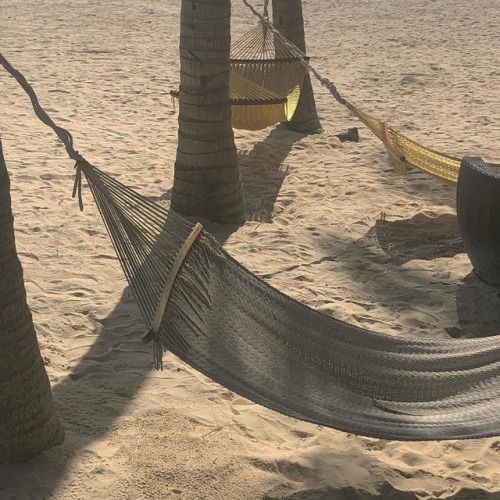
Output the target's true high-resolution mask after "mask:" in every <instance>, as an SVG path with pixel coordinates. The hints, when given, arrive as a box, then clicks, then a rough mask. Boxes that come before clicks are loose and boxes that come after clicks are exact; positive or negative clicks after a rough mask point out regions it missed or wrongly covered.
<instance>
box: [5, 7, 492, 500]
mask: <svg viewBox="0 0 500 500" xmlns="http://www.w3.org/2000/svg"><path fill="white" fill-rule="evenodd" d="M232 3H233V20H232V24H233V26H232V28H233V37H234V38H235V39H236V38H237V37H238V36H240V35H241V34H243V33H244V32H245V31H246V30H247V29H248V28H249V27H250V26H252V24H253V23H254V22H256V21H255V19H254V18H253V16H252V15H251V13H250V12H249V11H248V9H246V8H245V6H244V5H243V4H242V3H241V2H239V1H236V0H234V1H233V2H232ZM1 4H2V5H1V6H0V52H2V53H3V54H4V56H5V57H7V58H8V59H9V60H10V61H11V62H12V63H13V64H14V65H15V66H16V67H17V68H18V69H19V70H21V71H22V72H23V73H24V74H25V76H26V77H27V78H28V80H29V81H30V83H31V84H32V85H33V87H34V88H35V89H36V90H37V93H38V95H39V98H40V101H41V103H42V104H43V105H44V106H45V108H46V110H47V111H48V112H49V113H50V114H51V116H52V117H53V118H54V120H55V121H56V122H57V123H59V124H60V125H61V126H64V127H67V128H68V129H69V130H70V131H71V132H72V134H73V136H74V138H75V146H76V148H77V149H78V150H79V151H80V152H82V154H84V155H85V157H86V158H87V159H88V160H89V161H91V162H92V163H93V164H95V165H96V166H98V167H100V168H102V169H103V170H105V171H106V172H108V173H111V174H113V175H114V176H116V178H118V179H119V180H120V181H121V182H123V183H125V184H127V185H130V186H131V187H133V188H134V189H136V190H138V191H140V192H141V193H144V194H146V195H147V196H150V197H151V198H153V199H161V200H168V199H169V198H170V192H171V191H170V190H171V187H172V179H173V167H174V161H175V154H176V144H177V113H176V111H175V109H174V108H173V106H172V103H171V99H170V95H169V92H170V90H172V89H175V88H177V86H178V82H179V76H178V73H179V57H178V45H179V40H178V37H179V13H180V2H178V1H173V0H161V1H160V0H151V1H149V2H142V1H139V0H127V1H126V2H124V1H119V0H109V1H108V2H100V1H98V0H78V1H77V0H71V1H69V2H61V1H58V0H37V1H34V0H22V1H21V0H2V2H1ZM256 5H258V3H256ZM303 5H304V16H305V19H306V36H307V44H308V52H309V55H310V56H311V57H312V62H313V64H314V65H315V66H316V67H317V68H318V70H320V71H321V72H322V73H324V74H325V75H326V76H328V77H329V78H331V79H332V80H333V81H335V82H336V84H337V86H338V88H339V90H340V91H341V93H344V94H345V95H346V96H347V97H349V98H350V99H351V101H352V102H354V103H355V104H356V105H358V106H359V107H360V108H361V109H363V110H365V111H367V112H369V113H371V114H373V115H375V116H377V117H380V118H383V119H386V120H387V121H388V122H389V123H390V124H391V125H392V126H394V127H396V128H398V129H400V130H401V131H403V132H404V133H406V134H407V135H409V136H410V137H412V138H413V139H415V140H417V141H419V142H421V143H423V144H425V145H428V146H431V147H434V148H435V149H438V150H441V151H444V152H448V153H451V154H455V155H457V156H463V155H465V154H474V155H481V156H482V157H483V158H484V159H485V160H497V161H498V160H500V124H499V121H498V110H499V109H500V85H499V81H500V69H499V67H500V66H499V62H500V60H499V59H500V16H499V15H498V12H499V11H500V0H469V1H465V0H441V1H440V2H435V1H433V0H415V1H414V2H410V3H409V2H407V1H405V0H372V1H367V0H352V1H350V2H340V1H336V0H335V1H332V0H303ZM313 85H314V88H315V92H316V102H317V108H318V112H319V115H320V117H321V121H322V124H323V127H324V129H325V132H324V133H323V134H321V135H312V136H304V135H301V134H298V133H295V132H290V131H288V130H287V129H286V128H284V127H282V126H279V127H276V128H274V129H273V128H271V129H267V130H263V131H259V132H247V131H241V130H236V131H235V138H236V146H237V148H238V152H239V159H240V168H241V173H242V176H243V182H244V189H245V199H246V204H247V210H248V215H249V217H248V219H249V220H248V221H247V223H246V224H244V225H243V226H241V227H232V226H231V227H222V226H216V225H210V227H209V229H210V230H211V231H213V233H214V234H215V235H216V236H217V237H218V239H219V240H220V241H221V242H223V244H224V247H225V248H226V249H227V250H228V251H229V252H230V254H231V255H233V256H234V257H235V258H236V259H238V260H239V261H240V262H241V263H243V264H244V265H245V266H247V267H248V268H249V269H251V270H252V271H253V272H255V273H256V274H258V275H260V276H262V277H264V278H265V279H266V281H268V282H269V283H271V284H272V285H273V286H275V287H277V288H278V289H280V290H281V291H283V292H285V293H286V294H288V295H290V296H292V297H294V298H296V299H298V300H300V301H302V302H304V303H306V304H308V305H309V306H311V307H313V308H315V309H318V310H320V311H323V312H326V313H328V314H331V315H333V316H335V317H338V318H340V319H342V320H345V321H348V322H350V323H352V324H355V325H359V326H363V327H365V328H369V329H373V330H377V331H381V332H385V333H388V334H393V335H402V336H408V337H433V338H449V337H450V336H455V337H456V336H461V337H472V336H480V335H491V334H495V333H496V334H498V333H500V293H499V292H498V290H495V289H493V288H490V287H488V286H487V285H485V284H483V283H482V282H480V281H479V280H478V279H477V278H476V277H475V276H474V275H473V274H472V268H471V265H470V262H469V259H468V257H467V255H466V254H465V253H464V251H463V247H462V243H461V239H460V235H459V233H458V229H457V223H456V216H455V188H454V187H453V186H450V185H447V184H443V183H440V182H439V181H437V180H434V179H433V178H431V177H429V176H428V175H426V174H424V173H421V172H418V171H416V170H411V171H410V172H409V173H408V175H406V176H398V175H396V174H395V173H394V172H393V171H392V170H391V168H390V167H389V166H388V165H387V161H386V154H385V150H384V149H383V146H382V144H381V143H380V141H379V140H378V139H377V138H376V137H374V136H373V135H372V134H371V133H370V132H369V131H368V129H366V128H365V127H364V126H362V125H361V124H360V123H359V121H357V120H356V119H355V118H354V117H353V116H351V115H349V113H348V111H347V110H346V109H345V108H342V107H341V106H339V105H338V104H337V103H336V102H335V101H334V100H333V99H332V98H331V96H329V95H328V93H327V91H326V90H324V89H322V88H321V87H320V86H319V85H318V84H317V82H313ZM353 126H357V127H359V130H360V136H361V139H360V142H359V143H350V142H345V143H341V142H340V141H339V140H338V139H337V138H336V134H338V133H340V132H342V131H344V130H346V129H347V128H348V127H353ZM0 135H1V137H2V142H3V147H4V153H5V159H6V162H7V167H8V169H9V172H10V176H11V183H12V197H13V210H14V214H15V225H16V238H17V246H18V251H19V256H20V259H21V261H22V264H23V267H24V276H25V282H26V288H27V293H28V300H29V304H30V307H31V310H32V313H33V318H34V323H35V326H36V329H37V333H38V338H39V343H40V347H41V350H42V354H43V357H44V360H45V362H46V369H47V372H48V374H49V377H50V380H51V383H52V388H53V394H54V399H55V403H56V406H57V409H58V411H59V414H60V416H61V419H62V421H63V425H64V428H65V431H66V440H65V442H64V444H62V445H61V446H59V447H56V448H54V449H51V450H49V451H47V452H45V453H44V454H43V455H41V456H39V457H38V458H36V459H34V460H32V461H30V462H28V463H26V464H16V465H8V466H6V465H4V466H0V499H2V500H3V499H5V500H14V499H15V500H31V499H33V500H39V499H54V500H69V499H77V500H80V499H81V500H83V499H90V498H94V499H99V500H100V499H103V500H104V499H106V500H118V499H120V500H121V499H133V500H135V499H167V498H179V499H235V500H240V499H260V498H262V499H285V498H287V499H294V500H299V499H300V500H320V499H321V500H323V499H332V500H367V499H383V500H412V499H419V500H423V499H428V500H430V499H447V500H451V499H453V500H466V499H471V500H482V499H487V500H494V499H497V500H498V499H500V439H498V438H490V439H481V440H470V441H448V442H426V443H418V442H417V443H402V442H391V441H384V440H379V439H371V438H364V437H359V436H354V435H350V434H345V433H343V432H338V431H334V430H331V429H326V428H322V427H320V426H317V425H312V424H308V423H304V422H299V421H296V420H294V419H292V418H287V417H284V416H282V415H279V414H277V413H275V412H273V411H271V410H267V409H265V408H262V407H260V406H258V405H255V404H253V403H251V402H249V401H248V400H246V399H244V398H242V397H240V396H238V395H236V394H234V393H232V392H230V391H228V390H227V389H225V388H223V387H221V386H220V385H218V384H216V383H214V382H212V381H210V380H209V379H207V378H206V377H204V376H202V375H201V374H199V373H198V372H196V371H195V370H193V369H192V368H191V367H189V366H187V365H185V364H184V363H182V362H181V361H180V360H178V359H177V358H175V357H174V356H173V355H171V354H166V355H165V359H164V362H165V369H164V371H162V372H156V371H154V369H153V358H152V354H151V347H150V346H149V345H145V344H143V343H142V342H141V340H140V338H141V335H142V334H143V333H144V329H145V325H144V323H143V320H142V317H141V315H140V313H139V309H138V307H137V305H136V303H135V301H134V297H133V295H132V293H131V291H130V290H129V288H128V287H127V283H126V281H125V278H124V276H123V273H122V270H121V268H120V265H119V263H118V261H117V258H116V255H115V253H114V250H113V247H112V245H111V242H110V240H109V238H108V236H107V233H106V230H105V227H104V225H103V224H102V221H101V219H100V217H99V214H98V212H97V210H96V208H95V205H94V204H93V201H92V198H91V195H90V193H89V192H88V191H84V194H83V196H84V204H85V210H84V212H80V211H79V209H78V204H77V202H75V200H73V199H72V198H71V191H72V187H73V176H74V169H73V163H72V162H71V161H70V160H68V159H67V156H66V153H65V150H64V148H63V146H62V145H61V144H60V143H59V142H58V141H57V139H56V137H55V136H54V135H53V133H52V131H51V130H50V129H48V128H47V127H45V126H44V125H43V124H42V123H40V122H39V121H38V120H37V118H36V117H35V116H34V114H33V111H32V108H31V105H30V102H29V100H28V98H27V96H26V95H25V94H24V93H23V91H22V90H21V89H20V87H19V86H18V85H17V83H16V82H15V81H14V80H13V79H12V78H11V77H10V76H8V75H7V73H6V72H5V71H3V70H2V71H0Z"/></svg>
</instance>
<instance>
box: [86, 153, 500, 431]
mask: <svg viewBox="0 0 500 500" xmlns="http://www.w3.org/2000/svg"><path fill="white" fill-rule="evenodd" d="M80 168H81V170H82V172H83V173H84V175H85V176H86V178H87V181H88V184H89V186H90V189H91V190H92V193H93V195H94V198H95V201H96V203H97V206H98V207H99V210H100V212H101V215H102V217H103V220H104V222H105V224H106V226H107V229H108V232H109V234H110V236H111V239H112V241H113V244H114V246H115V249H116V252H117V254H118V256H119V259H120V262H121V264H122V267H123V269H124V272H125V274H126V276H127V279H128V281H129V284H130V286H131V288H132V290H133V291H134V294H135V297H136V299H137V301H138V303H139V306H140V309H141V311H142V314H143V315H144V319H145V322H146V324H148V325H152V324H153V323H154V321H155V317H157V315H158V308H159V309H160V311H161V314H160V318H161V321H160V322H159V324H158V326H159V327H158V329H157V331H155V332H153V334H151V332H149V334H148V336H147V337H148V339H151V340H153V341H154V344H155V346H156V347H155V353H156V361H157V363H158V364H160V360H161V356H162V353H163V349H164V348H165V349H167V350H170V351H172V352H173V353H174V354H175V355H177V356H178V357H179V358H181V359H182V360H184V361H185V362H187V363H188V364H190V365H191V366H193V367H194V368H196V369H197V370H199V371H200V372H202V373H204V374H205V375H207V376H208V377H210V378H212V379H213V380H215V381H217V382H219V383H220V384H222V385H224V386H225V387H227V388H229V389H231V390H233V391H235V392H237V393H239V394H241V395H242V396H245V397H247V398H249V399H250V400H252V401H254V402H256V403H259V404H262V405H264V406H267V407H269V408H272V409H274V410H276V411H279V412H281V413H284V414H286V415H289V416H293V417H296V418H300V419H302V420H306V421H310V422H315V423H318V424H321V425H325V426H329V427H333V428H336V429H340V430H343V431H346V432H352V433H356V434H362V435H367V436H374V437H379V438H386V439H400V440H428V439H456V438H473V437H485V436H491V435H496V434H498V432H499V431H500V344H499V342H498V337H487V338H478V339H451V340H433V339H405V338H401V337H393V336H389V335H384V334H381V333H375V332H371V331H368V330H365V329H362V328H358V327H355V326H353V325H350V324H348V323H345V322H342V321H339V320H337V319H335V318H333V317H330V316H326V315H323V314H321V313H319V312H316V311H314V310H312V309H310V308H308V307H306V306H305V305H303V304H301V303H299V302H297V301H295V300H293V299H291V298H290V297H287V296H286V295H284V294H283V293H281V292H279V291H278V290H276V289H274V288H272V287H271V286H269V285H268V284H266V283H265V282H264V281H263V280H261V279H259V278H258V277H257V276H256V275H254V274H252V273H251V272H250V271H248V270H247V269H245V268H244V267H243V266H241V265H240V264H239V263H238V262H236V261H235V260H234V259H233V258H232V257H230V256H229V255H228V254H227V253H226V252H225V251H224V250H223V249H222V247H221V246H220V245H219V244H218V243H217V242H216V241H215V240H214V238H212V237H211V236H210V235H209V234H208V233H206V232H202V233H201V234H200V235H199V236H198V238H197V239H196V241H194V243H193V245H192V246H191V248H190V250H189V252H188V253H187V256H186V258H185V260H184V262H183V264H182V266H181V267H180V271H179V273H178V274H177V276H176V279H175V281H174V282H173V287H172V289H171V292H170V295H169V299H168V303H166V304H164V306H165V309H166V310H165V313H164V314H163V312H164V311H163V306H161V307H159V304H160V302H161V298H162V295H163V290H164V288H165V284H166V283H167V282H169V280H171V278H170V277H171V275H172V271H173V267H174V266H175V263H176V261H177V259H176V257H177V255H178V253H179V251H180V250H181V248H182V247H183V243H184V242H185V241H186V240H187V239H188V238H189V236H190V235H191V234H192V231H193V229H194V228H195V224H194V223H192V222H190V221H189V220H187V219H184V218H183V217H181V216H180V215H178V214H175V213H174V212H172V211H169V210H168V209H167V208H166V207H163V206H161V205H159V204H157V203H155V202H153V201H150V200H148V199H147V198H144V197H142V196H141V195H140V194H138V193H136V192H135V191H133V190H132V189H130V188H128V187H126V186H124V185H123V184H121V183H119V182H118V181H117V180H116V179H113V178H112V177H110V176H109V175H106V174H104V173H103V172H102V171H100V170H98V169H96V168H95V167H92V166H91V165H89V164H87V163H83V164H81V166H80Z"/></svg>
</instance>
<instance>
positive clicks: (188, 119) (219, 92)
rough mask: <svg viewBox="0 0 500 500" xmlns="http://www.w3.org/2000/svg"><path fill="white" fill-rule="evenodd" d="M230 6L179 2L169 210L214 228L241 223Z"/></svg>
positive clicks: (226, 1) (214, 1)
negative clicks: (176, 135) (175, 132)
mask: <svg viewBox="0 0 500 500" xmlns="http://www.w3.org/2000/svg"><path fill="white" fill-rule="evenodd" d="M230 30H231V2H230V0H211V1H210V2H199V1H197V0H182V7H181V38H180V59H181V78H180V97H179V142H178V147H177V158H176V162H175V176H174V187H173V192H172V208H173V209H174V210H175V211H177V212H180V213H183V214H185V215H195V216H201V217H205V218H207V219H209V220H212V221H215V222H219V223H240V222H243V221H244V219H245V209H244V202H243V191H242V185H241V176H240V171H239V167H238V158H237V152H236V147H235V145H234V135H233V129H232V127H231V102H230V100H229V69H230V59H229V58H230V50H231V47H230V45H231V31H230Z"/></svg>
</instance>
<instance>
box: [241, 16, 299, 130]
mask: <svg viewBox="0 0 500 500" xmlns="http://www.w3.org/2000/svg"><path fill="white" fill-rule="evenodd" d="M306 59H307V58H306ZM231 70H232V72H233V73H238V74H239V75H241V76H243V77H244V78H245V79H246V80H249V81H251V82H253V83H255V84H256V85H258V86H259V87H261V88H263V89H266V90H268V91H270V92H272V93H274V94H276V95H278V96H280V97H282V98H284V99H286V106H285V115H286V117H285V119H284V120H279V121H290V120H291V119H292V118H293V115H294V113H295V110H296V109H297V105H298V102H299V97H300V92H301V90H302V83H303V81H304V77H305V75H306V73H307V69H306V68H305V67H304V65H303V63H302V61H301V59H300V58H299V57H297V56H296V55H295V54H294V49H293V48H290V47H289V46H288V45H287V44H286V43H285V42H284V41H283V40H282V38H281V37H276V36H274V34H273V33H272V31H271V30H269V29H268V28H267V26H266V25H264V24H263V23H259V24H257V26H255V27H254V28H252V29H251V30H250V31H248V32H247V33H245V34H244V35H243V36H242V37H241V38H240V39H239V40H238V41H237V42H236V43H235V44H234V45H233V47H232V48H231ZM234 83H236V82H234ZM242 90H243V89H242ZM232 94H233V89H232V88H231V97H232ZM247 113H248V114H250V113H252V114H253V115H254V116H253V117H252V118H250V117H249V120H250V121H251V123H258V122H259V118H260V117H261V118H262V125H263V126H261V127H259V128H265V127H267V126H269V125H272V123H268V120H266V115H267V112H266V109H265V105H264V106H261V107H260V108H253V109H248V110H247ZM274 123H278V122H277V121H276V122H274ZM241 124H242V125H244V122H242V123H241ZM235 128H247V127H246V126H241V127H236V126H235ZM251 130H255V128H252V129H251Z"/></svg>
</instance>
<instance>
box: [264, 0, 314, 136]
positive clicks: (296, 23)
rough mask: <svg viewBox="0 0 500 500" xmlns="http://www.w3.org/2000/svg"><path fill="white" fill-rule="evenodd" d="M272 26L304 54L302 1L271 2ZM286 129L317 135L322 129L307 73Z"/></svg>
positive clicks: (276, 0) (278, 0)
mask: <svg viewBox="0 0 500 500" xmlns="http://www.w3.org/2000/svg"><path fill="white" fill-rule="evenodd" d="M273 24H274V26H276V28H278V30H280V31H281V33H283V35H285V36H286V37H287V38H288V39H289V40H290V41H291V42H293V43H294V44H295V45H296V46H297V47H298V48H299V49H300V50H302V51H303V52H304V53H307V52H306V38H305V33H304V18H303V15H302V0H273ZM287 127H288V128H289V129H290V130H294V131H296V132H303V133H308V134H314V133H319V132H321V131H322V130H323V129H322V127H321V123H320V121H319V118H318V112H317V111H316V101H315V100H314V92H313V88H312V84H311V77H310V76H309V73H308V74H306V76H305V78H304V83H303V86H302V92H301V93H300V98H299V103H298V105H297V109H296V111H295V114H294V115H293V118H292V120H291V121H289V122H287Z"/></svg>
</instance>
